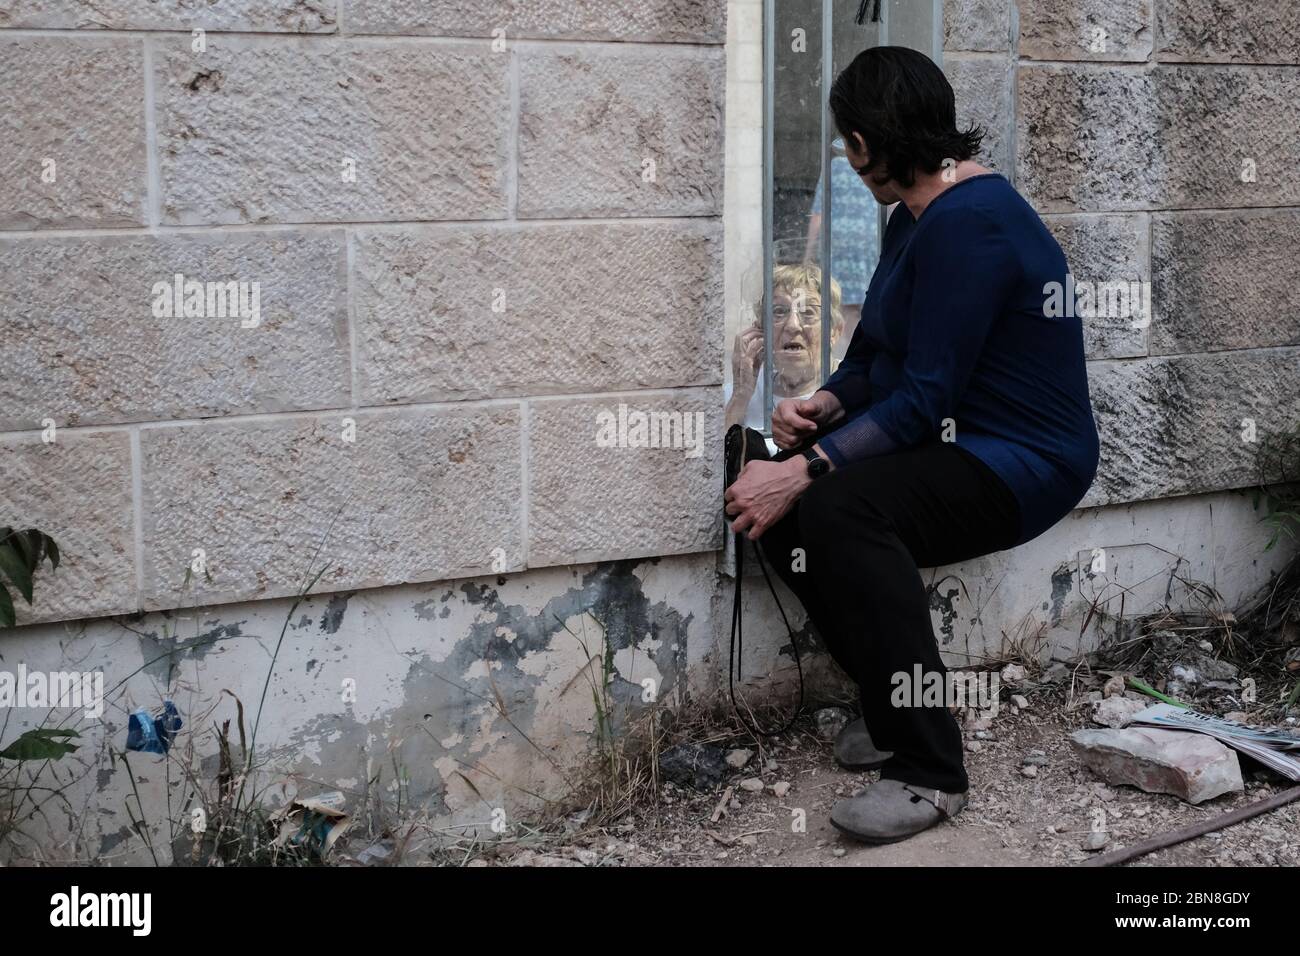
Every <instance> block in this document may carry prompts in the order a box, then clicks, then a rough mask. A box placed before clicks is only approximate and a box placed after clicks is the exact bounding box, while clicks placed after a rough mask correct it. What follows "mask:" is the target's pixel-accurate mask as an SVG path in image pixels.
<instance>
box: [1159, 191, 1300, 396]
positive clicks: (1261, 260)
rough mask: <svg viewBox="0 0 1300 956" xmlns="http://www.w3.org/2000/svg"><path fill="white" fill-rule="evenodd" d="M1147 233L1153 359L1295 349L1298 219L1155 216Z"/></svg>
mask: <svg viewBox="0 0 1300 956" xmlns="http://www.w3.org/2000/svg"><path fill="white" fill-rule="evenodd" d="M1151 232H1152V253H1151V261H1152V268H1153V270H1154V274H1155V289H1154V293H1153V295H1154V302H1155V306H1156V318H1155V321H1154V323H1153V324H1152V326H1151V351H1152V353H1162V352H1164V353H1169V352H1209V351H1214V350H1216V349H1241V348H1253V347H1260V346H1271V345H1300V307H1297V297H1296V292H1295V290H1296V289H1297V288H1300V261H1297V259H1296V255H1295V241H1296V237H1297V236H1300V213H1298V212H1296V211H1295V210H1293V209H1277V210H1269V211H1260V212H1241V213H1217V212H1190V213H1160V214H1157V215H1155V216H1153V221H1152V230H1151ZM1295 375H1296V378H1297V379H1300V369H1297V370H1296V372H1295ZM1297 389H1300V384H1297Z"/></svg>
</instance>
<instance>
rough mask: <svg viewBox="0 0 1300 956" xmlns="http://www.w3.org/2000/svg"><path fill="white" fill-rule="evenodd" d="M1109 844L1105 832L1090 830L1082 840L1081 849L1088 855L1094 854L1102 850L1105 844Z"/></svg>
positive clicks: (1107, 834) (1108, 836) (1108, 838)
mask: <svg viewBox="0 0 1300 956" xmlns="http://www.w3.org/2000/svg"><path fill="white" fill-rule="evenodd" d="M1109 842H1110V834H1109V833H1107V832H1106V831H1105V830H1092V831H1090V832H1089V833H1088V835H1087V836H1086V837H1084V838H1083V843H1082V847H1083V849H1085V850H1087V851H1088V852H1089V853H1096V852H1097V851H1098V850H1103V849H1105V847H1106V844H1107V843H1109Z"/></svg>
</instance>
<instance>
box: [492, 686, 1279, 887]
mask: <svg viewBox="0 0 1300 956" xmlns="http://www.w3.org/2000/svg"><path fill="white" fill-rule="evenodd" d="M1020 690H1021V692H1023V693H1024V694H1025V695H1026V697H1028V701H1029V706H1028V708H1027V709H1025V710H1023V711H1018V712H1017V710H1016V708H1013V707H1010V706H1005V705H1004V706H1003V707H1002V708H1001V710H1000V712H999V714H998V716H997V717H996V718H995V719H993V720H992V721H987V722H984V723H970V722H968V723H967V726H966V727H965V729H964V736H965V739H966V746H967V751H968V752H967V769H968V772H969V774H970V778H971V794H970V805H969V807H968V808H967V809H966V810H965V812H963V813H962V814H960V815H959V816H958V817H957V818H955V819H954V820H951V821H948V822H946V823H943V824H940V825H939V826H937V827H934V828H932V829H931V830H928V831H926V832H925V833H922V834H919V835H918V836H916V837H913V838H912V839H910V840H906V841H903V842H902V843H897V844H893V845H890V846H883V847H869V846H864V845H861V844H857V843H855V842H853V841H851V840H849V839H847V838H845V837H843V836H841V835H840V834H839V833H838V831H836V830H835V829H834V828H832V827H831V826H830V823H829V821H828V820H827V815H828V813H829V811H830V808H831V807H832V806H833V805H834V803H835V801H836V800H838V799H841V798H843V797H846V796H850V795H852V794H853V793H854V792H855V791H856V790H858V789H859V788H861V787H864V786H866V785H867V784H868V783H870V782H871V780H872V779H874V777H875V775H874V774H862V773H849V772H847V771H843V770H840V769H839V768H838V767H836V766H835V764H834V762H833V761H832V759H831V748H830V744H829V743H828V742H827V741H825V740H823V739H821V738H820V737H818V736H817V734H816V733H814V732H813V730H812V726H813V725H812V722H811V721H808V722H807V727H806V729H796V730H795V731H791V732H790V733H788V734H786V735H785V736H784V737H782V738H779V739H777V740H776V741H774V742H766V743H765V745H764V746H763V747H762V748H761V750H760V749H758V748H756V747H753V745H751V749H752V753H751V755H750V757H749V759H748V760H747V762H745V764H744V766H742V767H741V768H740V769H736V770H734V771H732V772H731V774H730V776H729V777H728V778H727V779H726V780H724V782H723V784H722V785H720V786H719V787H718V789H717V790H716V791H714V792H709V793H702V792H698V791H695V790H691V789H682V788H679V787H677V786H674V785H673V784H670V783H666V784H664V785H662V786H661V787H660V789H659V791H658V793H657V794H654V793H652V792H649V791H646V792H644V794H643V796H642V799H641V800H639V801H638V805H637V806H636V808H635V809H634V810H633V812H632V813H631V814H629V815H628V816H626V817H625V818H624V819H623V820H621V821H619V822H617V823H615V824H613V825H611V826H607V827H603V828H599V829H590V828H587V829H581V828H579V829H577V830H576V832H573V833H571V834H566V835H563V836H560V837H558V838H557V837H554V836H552V837H546V838H539V839H536V840H534V841H532V842H525V843H514V844H502V845H500V846H498V847H490V848H487V849H486V852H484V853H483V854H481V855H478V856H477V857H476V858H475V859H474V860H473V861H472V862H471V864H470V865H475V866H491V865H513V866H893V865H904V866H909V865H946V866H1004V865H1013V866H1014V865H1040V866H1071V865H1076V864H1079V863H1081V862H1083V861H1084V860H1086V859H1088V858H1089V857H1091V856H1093V855H1094V853H1095V852H1098V850H1100V851H1108V850H1114V849H1118V848H1121V847H1123V846H1125V845H1127V844H1132V843H1134V842H1136V841H1139V840H1141V839H1144V838H1147V837H1150V836H1154V835H1156V834H1158V833H1161V832H1164V831H1167V830H1171V829H1175V828H1177V827H1181V826H1185V825H1187V824H1190V823H1194V822H1198V821H1201V820H1204V819H1207V818H1211V817H1214V816H1217V815H1220V814H1223V813H1225V812H1227V811H1228V810H1232V809H1235V808H1237V807H1240V806H1244V805H1246V804H1248V803H1252V802H1254V801H1257V800H1261V799H1263V798H1265V797H1267V796H1269V795H1271V794H1274V793H1277V792H1279V791H1280V790H1283V789H1286V788H1287V787H1288V786H1289V784H1288V783H1287V782H1286V781H1283V780H1281V779H1280V778H1272V779H1271V780H1270V781H1265V780H1263V779H1260V778H1259V777H1258V776H1257V775H1256V774H1255V773H1253V772H1251V771H1249V770H1246V772H1245V773H1244V774H1243V776H1244V777H1245V779H1246V792H1245V793H1244V794H1235V795H1228V796H1223V797H1219V798H1217V799H1215V800H1211V801H1209V802H1207V803H1204V804H1202V805H1201V806H1199V807H1194V806H1191V805H1190V804H1186V803H1183V802H1182V801H1180V800H1179V799H1177V798H1175V797H1172V796H1166V795H1161V794H1148V793H1143V792H1142V791H1140V790H1137V789H1135V788H1132V787H1126V786H1121V787H1111V786H1108V785H1106V784H1105V783H1103V782H1101V781H1099V780H1098V779H1097V778H1096V777H1094V776H1093V774H1092V773H1091V772H1090V771H1088V770H1087V769H1085V768H1084V767H1082V766H1081V765H1080V763H1079V761H1078V759H1077V757H1076V756H1075V754H1074V752H1073V750H1072V748H1071V747H1070V744H1069V740H1068V737H1069V734H1070V732H1071V731H1073V730H1076V729H1079V728H1081V727H1088V726H1094V725H1093V724H1092V723H1091V721H1090V720H1089V718H1088V713H1089V708H1088V707H1087V706H1086V705H1084V704H1081V705H1080V706H1076V707H1075V708H1074V709H1073V710H1070V709H1068V708H1067V707H1066V705H1065V702H1064V700H1063V698H1064V696H1065V695H1064V693H1063V692H1062V690H1061V689H1060V688H1059V687H1056V688H1054V687H1050V686H1047V685H1031V686H1028V687H1025V688H1021V689H1020ZM740 756H741V755H739V754H736V755H735V756H734V758H733V759H735V760H736V761H737V762H739V760H740ZM728 790H729V791H730V795H727V791H728ZM1102 814H1104V820H1105V833H1104V840H1103V838H1102V836H1097V835H1094V826H1095V825H1096V824H1099V823H1100V821H1101V819H1102ZM801 820H802V821H803V822H804V826H802V827H801V826H800V825H799V823H800V821H801ZM1297 833H1300V802H1298V803H1295V804H1291V805H1290V806H1287V807H1284V808H1282V809H1279V810H1275V811H1273V812H1272V813H1269V814H1266V815H1264V816H1261V817H1257V818H1255V819H1253V820H1250V821H1247V822H1245V823H1240V824H1238V825H1236V826H1233V827H1230V828H1228V829H1226V830H1223V831H1220V832H1218V833H1214V834H1210V835H1207V836H1203V837H1199V838H1197V839H1195V840H1193V841H1190V842H1187V843H1183V844H1180V845H1178V846H1176V847H1172V848H1170V849H1166V850H1162V851H1160V852H1157V853H1153V854H1150V855H1148V856H1146V857H1143V858H1141V859H1139V860H1137V861H1135V862H1134V863H1131V864H1129V865H1137V866H1175V865H1177V866H1296V865H1300V841H1298V840H1297V839H1296V835H1297ZM1085 843H1086V844H1088V845H1089V847H1095V848H1097V849H1091V848H1085Z"/></svg>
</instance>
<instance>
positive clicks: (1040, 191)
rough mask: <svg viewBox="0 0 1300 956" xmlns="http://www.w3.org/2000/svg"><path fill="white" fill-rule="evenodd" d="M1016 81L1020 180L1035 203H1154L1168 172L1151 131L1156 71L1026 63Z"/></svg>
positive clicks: (1055, 206)
mask: <svg viewBox="0 0 1300 956" xmlns="http://www.w3.org/2000/svg"><path fill="white" fill-rule="evenodd" d="M1017 84H1018V87H1019V89H1018V93H1017V98H1018V104H1019V109H1018V112H1017V140H1018V143H1019V155H1018V157H1017V158H1018V161H1019V165H1018V168H1017V173H1018V176H1017V185H1018V187H1019V188H1020V190H1021V191H1022V192H1023V193H1024V194H1025V197H1026V198H1027V199H1028V200H1029V201H1030V202H1031V203H1032V204H1033V206H1034V208H1035V209H1037V210H1038V211H1039V212H1040V213H1041V212H1058V211H1065V212H1068V211H1073V210H1076V209H1081V210H1101V209H1137V208H1142V207H1143V206H1144V205H1147V204H1149V203H1151V202H1154V199H1153V198H1152V197H1154V196H1156V195H1158V193H1159V191H1160V189H1161V188H1162V183H1163V180H1164V177H1165V175H1166V172H1165V170H1164V169H1163V168H1162V167H1161V164H1160V162H1159V156H1158V155H1157V154H1156V150H1157V149H1158V144H1156V143H1155V142H1154V141H1153V139H1152V136H1151V127H1152V125H1153V122H1152V113H1153V107H1152V104H1153V102H1154V98H1155V87H1154V80H1153V79H1152V76H1151V74H1149V73H1139V72H1131V71H1128V70H1119V69H1105V70H1100V69H1097V68H1095V67H1094V68H1089V67H1055V66H1039V67H1034V66H1022V67H1021V68H1020V69H1019V70H1018V71H1017Z"/></svg>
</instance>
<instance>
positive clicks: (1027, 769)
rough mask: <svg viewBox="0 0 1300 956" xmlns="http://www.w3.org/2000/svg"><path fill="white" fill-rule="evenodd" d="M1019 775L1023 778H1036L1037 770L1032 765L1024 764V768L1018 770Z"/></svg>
mask: <svg viewBox="0 0 1300 956" xmlns="http://www.w3.org/2000/svg"><path fill="white" fill-rule="evenodd" d="M1020 774H1021V776H1024V777H1037V776H1038V768H1037V767H1036V766H1034V765H1033V764H1026V765H1025V766H1023V767H1021V768H1020Z"/></svg>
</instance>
